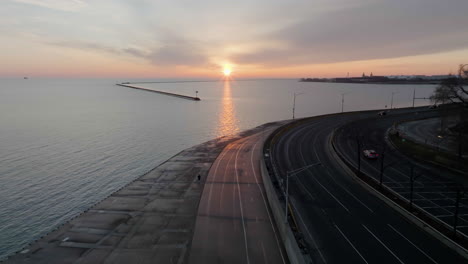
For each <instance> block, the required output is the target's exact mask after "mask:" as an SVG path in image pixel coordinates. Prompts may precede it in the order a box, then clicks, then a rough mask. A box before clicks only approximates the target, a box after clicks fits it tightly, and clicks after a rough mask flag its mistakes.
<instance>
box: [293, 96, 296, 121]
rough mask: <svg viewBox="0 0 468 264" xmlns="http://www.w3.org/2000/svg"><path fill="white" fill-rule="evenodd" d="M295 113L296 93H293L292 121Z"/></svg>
mask: <svg viewBox="0 0 468 264" xmlns="http://www.w3.org/2000/svg"><path fill="white" fill-rule="evenodd" d="M295 111H296V93H294V100H293V120H294V112H295Z"/></svg>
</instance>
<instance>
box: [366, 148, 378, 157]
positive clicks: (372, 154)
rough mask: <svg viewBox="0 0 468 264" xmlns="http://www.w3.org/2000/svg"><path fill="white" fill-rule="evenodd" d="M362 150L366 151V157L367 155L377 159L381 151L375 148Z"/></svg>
mask: <svg viewBox="0 0 468 264" xmlns="http://www.w3.org/2000/svg"><path fill="white" fill-rule="evenodd" d="M362 152H363V153H364V157H366V158H368V159H377V158H378V157H379V153H377V152H376V151H375V150H373V149H366V150H364V151H362Z"/></svg>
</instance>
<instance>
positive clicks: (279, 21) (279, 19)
mask: <svg viewBox="0 0 468 264" xmlns="http://www.w3.org/2000/svg"><path fill="white" fill-rule="evenodd" d="M466 10H468V1H466V0H448V1H436V0H409V1H408V0H407V1H402V0H304V1H299V0H292V1H280V0H269V1H266V0H262V1H247V0H241V1H229V2H228V1H226V2H225V1H214V0H211V1H189V0H183V1H166V0H163V1H150V0H135V1H115V0H100V1H91V0H70V1H61V0H5V1H2V9H1V10H0V14H1V16H0V21H1V22H0V32H1V34H0V38H1V41H0V48H1V50H2V52H1V53H0V59H1V61H2V64H1V67H0V77H21V76H37V77H127V78H140V77H146V78H158V77H159V78H164V77H194V78H217V77H219V76H221V75H222V72H223V70H224V68H226V67H228V68H229V69H231V70H232V75H233V76H235V77H236V78H257V77H258V78H262V77H273V78H283V77H290V78H298V77H337V76H346V75H347V73H348V72H349V74H350V75H351V76H359V75H361V74H362V73H363V72H366V73H370V72H373V74H374V75H400V74H407V75H409V74H425V75H437V74H448V73H451V72H452V73H454V72H456V70H457V67H458V65H459V64H462V63H467V62H468V32H467V29H466V25H468V15H466Z"/></svg>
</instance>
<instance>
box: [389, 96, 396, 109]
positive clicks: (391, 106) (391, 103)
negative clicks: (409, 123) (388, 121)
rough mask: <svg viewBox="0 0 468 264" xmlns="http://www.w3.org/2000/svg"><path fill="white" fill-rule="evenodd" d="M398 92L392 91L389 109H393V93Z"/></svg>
mask: <svg viewBox="0 0 468 264" xmlns="http://www.w3.org/2000/svg"><path fill="white" fill-rule="evenodd" d="M397 93H398V92H392V100H391V102H390V109H393V95H394V94H397Z"/></svg>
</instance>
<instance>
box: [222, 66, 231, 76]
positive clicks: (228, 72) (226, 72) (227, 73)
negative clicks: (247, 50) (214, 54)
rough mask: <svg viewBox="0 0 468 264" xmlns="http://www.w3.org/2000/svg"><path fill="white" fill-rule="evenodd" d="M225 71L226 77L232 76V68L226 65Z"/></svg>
mask: <svg viewBox="0 0 468 264" xmlns="http://www.w3.org/2000/svg"><path fill="white" fill-rule="evenodd" d="M223 73H224V76H225V77H229V76H231V69H230V68H229V67H224V70H223Z"/></svg>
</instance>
